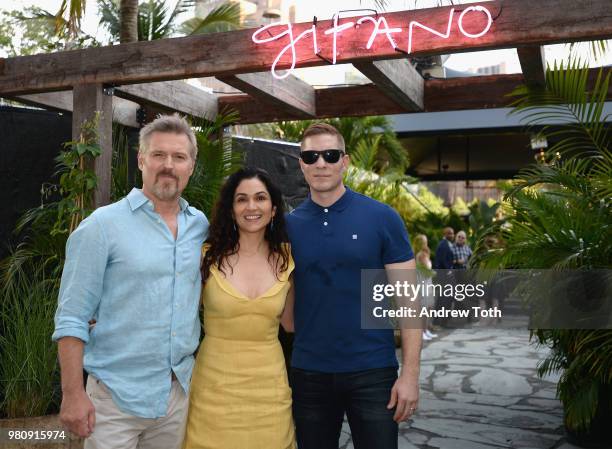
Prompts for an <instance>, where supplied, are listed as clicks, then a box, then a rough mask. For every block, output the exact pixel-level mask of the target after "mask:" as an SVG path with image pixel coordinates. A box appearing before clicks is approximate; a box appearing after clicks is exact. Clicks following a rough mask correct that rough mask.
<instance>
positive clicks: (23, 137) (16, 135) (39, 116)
mask: <svg viewBox="0 0 612 449" xmlns="http://www.w3.org/2000/svg"><path fill="white" fill-rule="evenodd" d="M71 126H72V125H71V115H70V114H66V115H61V114H60V113H57V112H49V111H39V110H34V109H25V108H14V107H9V106H0V201H1V203H0V204H2V205H3V207H2V208H1V209H0V258H2V257H4V256H5V255H6V244H7V242H8V240H9V238H10V237H11V234H12V232H13V229H14V227H15V223H16V222H17V220H18V219H19V217H20V216H21V214H23V212H25V211H26V210H28V209H30V208H32V207H36V206H37V205H39V204H40V201H41V196H40V190H41V185H42V184H43V183H44V182H50V181H53V180H54V179H53V175H54V173H55V171H56V165H55V161H54V158H55V157H56V156H57V155H58V154H59V152H60V150H61V149H62V144H63V143H64V142H68V141H70V140H71V136H72V131H71Z"/></svg>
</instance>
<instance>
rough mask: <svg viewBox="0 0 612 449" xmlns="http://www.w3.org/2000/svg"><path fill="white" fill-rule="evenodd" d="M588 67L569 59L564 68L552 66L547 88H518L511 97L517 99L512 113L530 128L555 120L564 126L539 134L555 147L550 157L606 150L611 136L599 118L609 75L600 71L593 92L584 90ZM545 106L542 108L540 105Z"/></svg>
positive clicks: (545, 130) (581, 62)
mask: <svg viewBox="0 0 612 449" xmlns="http://www.w3.org/2000/svg"><path fill="white" fill-rule="evenodd" d="M588 77H589V67H588V65H587V64H585V63H584V62H583V61H581V60H580V59H571V60H570V61H569V62H568V63H567V64H566V65H565V64H563V63H561V64H560V65H559V66H558V67H557V64H556V63H555V65H554V67H553V68H552V70H548V71H547V74H546V88H539V89H537V88H533V87H526V86H521V87H519V88H517V89H516V90H515V91H514V92H513V93H512V94H511V95H512V96H515V97H518V98H517V100H516V101H514V102H513V103H512V106H513V107H514V108H515V109H514V113H520V114H521V117H522V118H523V119H524V120H526V121H527V122H528V123H529V124H530V125H531V126H534V125H541V124H543V123H546V122H548V123H550V121H551V120H556V121H558V122H560V123H562V124H563V126H557V125H555V127H552V126H550V125H548V126H545V127H544V128H543V130H542V131H541V133H542V134H544V135H545V136H546V137H547V138H548V139H549V140H550V141H554V144H553V145H552V146H551V147H550V148H549V152H550V153H552V154H556V153H559V154H560V156H561V157H568V156H571V155H572V154H577V153H580V154H581V155H583V156H584V153H592V154H593V155H598V154H600V153H603V152H604V151H605V150H606V148H607V147H608V144H609V140H610V135H609V129H608V127H607V126H606V124H605V117H602V113H603V107H604V102H605V99H606V97H607V94H608V86H609V84H610V76H609V72H608V76H604V72H603V70H600V71H599V75H598V77H597V80H596V83H595V86H594V88H593V90H592V91H589V90H588V88H587V83H588ZM542 105H545V108H542V107H541V106H542Z"/></svg>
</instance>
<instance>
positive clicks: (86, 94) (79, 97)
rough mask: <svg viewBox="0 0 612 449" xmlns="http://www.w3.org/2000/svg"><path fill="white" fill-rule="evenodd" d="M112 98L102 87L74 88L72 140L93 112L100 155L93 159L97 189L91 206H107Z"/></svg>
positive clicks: (78, 134)
mask: <svg viewBox="0 0 612 449" xmlns="http://www.w3.org/2000/svg"><path fill="white" fill-rule="evenodd" d="M112 100H113V97H112V93H111V92H110V91H108V90H106V89H104V88H103V87H102V84H80V85H76V86H74V88H73V105H72V139H73V140H75V141H77V140H79V138H80V134H81V127H82V125H83V123H84V122H86V121H88V120H92V119H93V118H94V116H95V114H96V112H99V113H100V116H99V121H98V143H99V144H100V148H101V149H102V154H101V155H100V156H99V157H98V158H97V159H96V162H95V165H94V170H95V172H96V175H97V176H98V186H97V187H96V192H95V194H94V207H100V206H104V205H106V204H109V203H110V190H111V164H112V157H113V135H112V134H113V121H112V118H113V111H112V107H113V102H112Z"/></svg>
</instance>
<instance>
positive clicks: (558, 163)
mask: <svg viewBox="0 0 612 449" xmlns="http://www.w3.org/2000/svg"><path fill="white" fill-rule="evenodd" d="M588 72H589V69H588V66H587V65H586V64H583V63H581V62H580V61H579V60H570V62H569V64H567V66H566V67H565V66H564V65H563V64H561V66H559V67H557V66H555V67H554V70H548V71H547V83H546V87H545V88H533V87H527V86H523V87H520V88H518V89H517V90H516V91H515V92H514V95H515V96H517V97H518V99H517V100H516V102H515V103H514V106H515V111H516V112H522V113H524V114H526V118H527V121H528V123H529V124H530V125H542V124H543V123H550V120H551V119H555V120H557V121H558V120H561V121H562V122H564V123H563V125H562V126H556V127H549V126H545V127H544V128H543V130H542V131H541V132H542V134H544V135H545V136H546V137H547V138H548V139H549V141H553V142H554V144H553V145H552V147H551V148H550V149H549V151H548V153H547V155H546V157H545V158H544V160H543V161H542V163H540V164H538V165H535V166H532V167H529V168H527V169H525V170H523V171H521V172H520V174H519V176H518V178H517V179H516V181H515V184H514V187H513V188H511V189H510V190H509V192H508V193H507V195H506V198H505V199H506V206H505V208H506V215H507V223H506V224H505V226H504V227H503V228H500V227H499V226H494V227H493V228H492V229H491V231H492V232H494V233H498V234H501V235H502V237H503V239H504V241H505V243H506V245H505V247H504V248H502V249H497V250H494V251H487V250H486V249H485V245H484V242H483V241H481V242H479V246H480V251H477V252H478V254H479V256H478V257H479V262H480V264H481V266H483V267H485V268H493V269H495V268H498V267H500V266H501V267H503V268H513V269H516V268H529V269H533V268H535V269H555V270H560V269H576V270H593V269H609V268H612V241H610V238H609V234H610V232H609V230H610V229H611V228H612V152H611V150H610V133H609V128H608V127H606V126H605V122H606V121H607V117H604V115H603V105H604V102H605V100H606V96H607V92H608V86H609V83H610V77H611V74H612V73H611V71H610V70H609V69H608V70H607V71H606V72H604V70H603V69H600V72H599V76H598V78H597V81H596V83H595V86H594V87H593V88H592V89H589V88H588V87H587V82H588ZM529 289H530V290H531V294H530V293H529V291H528V292H527V293H528V294H530V297H531V298H533V299H534V300H537V299H538V298H534V296H535V292H536V289H537V286H531V287H530V288H529ZM591 299H592V298H590V297H588V296H586V297H583V298H581V301H582V302H583V303H586V302H589V301H590V300H591ZM608 301H609V299H608ZM608 305H609V304H608ZM532 337H535V339H536V341H537V342H538V343H539V344H541V345H545V346H548V347H549V348H550V349H551V352H550V355H549V356H548V357H546V358H545V359H544V361H543V362H542V363H541V365H540V367H539V374H540V375H544V374H547V373H550V372H561V379H560V381H559V383H558V386H557V393H558V396H559V398H560V399H561V401H562V402H563V405H564V410H565V424H566V428H567V430H568V431H569V433H570V435H582V436H585V435H591V436H592V437H593V438H601V439H602V441H603V439H604V438H609V432H608V429H607V428H606V427H605V426H606V425H608V424H609V422H610V421H609V420H610V414H612V403H611V399H610V398H611V397H612V330H609V329H608V330H595V329H536V330H534V331H532ZM608 443H609V441H608Z"/></svg>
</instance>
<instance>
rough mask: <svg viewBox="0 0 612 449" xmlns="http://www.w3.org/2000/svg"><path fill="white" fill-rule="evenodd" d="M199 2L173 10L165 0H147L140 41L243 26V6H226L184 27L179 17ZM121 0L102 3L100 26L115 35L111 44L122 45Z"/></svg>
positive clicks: (186, 1)
mask: <svg viewBox="0 0 612 449" xmlns="http://www.w3.org/2000/svg"><path fill="white" fill-rule="evenodd" d="M195 4H196V2H195V0H179V1H178V2H177V3H176V5H175V7H174V8H173V9H172V10H170V9H169V8H168V7H167V6H166V2H165V1H163V0H145V1H142V2H140V3H139V5H138V40H139V41H150V40H156V39H164V38H167V37H171V36H175V35H178V34H183V35H191V34H203V33H214V32H219V31H229V30H232V29H236V28H238V27H239V25H240V5H239V4H238V3H224V4H222V5H220V6H218V7H217V8H215V9H214V10H213V11H211V12H210V13H209V14H208V15H207V16H206V17H204V18H199V17H192V18H191V19H188V20H187V21H185V22H183V23H182V24H179V23H177V19H178V17H179V16H180V15H181V14H183V13H185V12H187V11H189V10H192V9H193V8H194V7H195ZM119 6H120V0H98V10H99V13H100V25H102V26H103V27H104V28H106V30H107V31H108V32H109V34H110V35H111V42H119V34H120V31H121V11H120V8H119Z"/></svg>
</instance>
